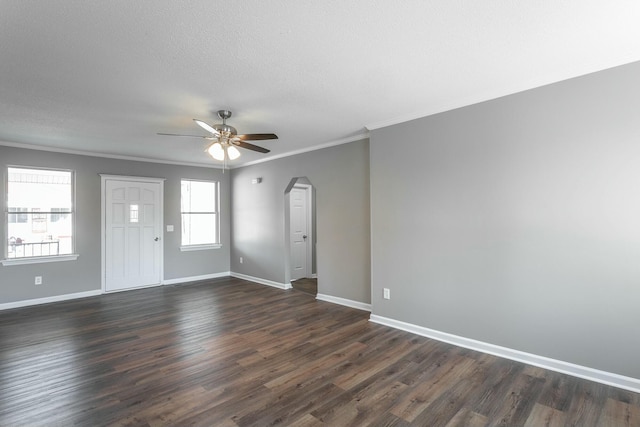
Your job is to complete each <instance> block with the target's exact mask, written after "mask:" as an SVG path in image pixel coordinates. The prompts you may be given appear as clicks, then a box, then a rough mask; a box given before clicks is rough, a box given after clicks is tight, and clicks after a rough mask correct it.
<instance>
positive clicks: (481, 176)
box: [370, 63, 640, 378]
mask: <svg viewBox="0 0 640 427" xmlns="http://www.w3.org/2000/svg"><path fill="white" fill-rule="evenodd" d="M638 76H640V63H634V64H631V65H627V66H623V67H618V68H614V69H611V70H606V71H603V72H600V73H596V74H592V75H588V76H584V77H580V78H576V79H572V80H568V81H565V82H560V83H557V84H553V85H549V86H545V87H542V88H538V89H534V90H530V91H527V92H523V93H519V94H515V95H511V96H507V97H504V98H500V99H496V100H493V101H489V102H485V103H481V104H477V105H473V106H470V107H466V108H462V109H458V110H454V111H450V112H446V113H442V114H438V115H434V116H431V117H427V118H423V119H419V120H415V121H411V122H407V123H403V124H399V125H395V126H390V127H387V128H383V129H379V130H376V131H373V132H372V135H371V147H370V150H371V164H370V167H371V222H372V236H371V245H372V261H371V262H372V304H373V314H376V315H379V316H384V317H388V318H392V319H397V320H401V321H405V322H409V323H412V324H416V325H420V326H424V327H428V328H432V329H436V330H439V331H444V332H448V333H452V334H456V335H460V336H463V337H468V338H473V339H477V340H480V341H484V342H488V343H493V344H497V345H501V346H505V347H509V348H513V349H518V350H522V351H526V352H530V353H534V354H537V355H542V356H547V357H551V358H555V359H559V360H564V361H567V362H572V363H576V364H579V365H583V366H588V367H592V368H596V369H601V370H605V371H609V372H614V373H619V374H622V375H627V376H631V377H635V378H640V363H638V361H639V360H640V340H639V339H638V325H640V309H639V308H638V303H639V302H640V162H639V161H640V78H638ZM384 287H388V288H390V289H391V297H392V298H391V300H384V299H382V288H384Z"/></svg>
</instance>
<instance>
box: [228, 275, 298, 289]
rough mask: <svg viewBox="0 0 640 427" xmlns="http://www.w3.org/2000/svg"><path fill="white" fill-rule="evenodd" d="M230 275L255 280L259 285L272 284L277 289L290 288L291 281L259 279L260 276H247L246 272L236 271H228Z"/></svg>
mask: <svg viewBox="0 0 640 427" xmlns="http://www.w3.org/2000/svg"><path fill="white" fill-rule="evenodd" d="M229 275H230V276H231V277H236V278H238V279H244V280H248V281H250V282H256V283H259V284H261V285H267V286H273V287H274V288H278V289H285V290H286V289H291V283H278V282H274V281H273V280H267V279H261V278H260V277H253V276H247V275H246V274H241V273H236V272H234V271H232V272H231V273H229Z"/></svg>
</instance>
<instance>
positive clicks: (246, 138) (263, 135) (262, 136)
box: [236, 133, 278, 141]
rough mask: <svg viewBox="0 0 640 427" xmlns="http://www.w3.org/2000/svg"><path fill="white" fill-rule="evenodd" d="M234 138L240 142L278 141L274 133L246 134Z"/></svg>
mask: <svg viewBox="0 0 640 427" xmlns="http://www.w3.org/2000/svg"><path fill="white" fill-rule="evenodd" d="M236 138H238V139H241V140H242V141H262V140H264V139H278V135H276V134H275V133H247V134H244V135H236Z"/></svg>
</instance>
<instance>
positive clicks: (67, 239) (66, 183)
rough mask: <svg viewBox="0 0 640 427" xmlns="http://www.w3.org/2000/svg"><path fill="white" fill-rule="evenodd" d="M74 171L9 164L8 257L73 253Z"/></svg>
mask: <svg viewBox="0 0 640 427" xmlns="http://www.w3.org/2000/svg"><path fill="white" fill-rule="evenodd" d="M72 201H73V173H72V172H71V171H60V170H51V169H27V168H15V167H10V168H8V180H7V205H8V206H7V207H8V209H7V214H6V222H7V232H8V234H7V236H8V242H7V246H6V257H7V258H8V259H10V258H29V257H42V256H57V255H68V254H71V253H73V203H72Z"/></svg>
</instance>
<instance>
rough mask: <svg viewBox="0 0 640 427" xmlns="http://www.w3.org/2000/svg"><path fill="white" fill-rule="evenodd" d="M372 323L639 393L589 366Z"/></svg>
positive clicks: (635, 384)
mask: <svg viewBox="0 0 640 427" xmlns="http://www.w3.org/2000/svg"><path fill="white" fill-rule="evenodd" d="M369 320H370V321H371V322H374V323H379V324H381V325H385V326H390V327H392V328H396V329H401V330H403V331H407V332H411V333H414V334H416V335H422V336H424V337H428V338H433V339H435V340H438V341H443V342H446V343H449V344H453V345H457V346H459V347H464V348H469V349H471V350H476V351H480V352H482V353H488V354H492V355H494V356H498V357H503V358H505V359H511V360H515V361H516V362H522V363H526V364H527V365H533V366H537V367H540V368H544V369H548V370H550V371H556V372H560V373H563V374H567V375H571V376H574V377H578V378H583V379H585V380H589V381H595V382H598V383H602V384H606V385H610V386H613V387H618V388H622V389H625V390H629V391H632V392H634V393H640V379H637V378H632V377H626V376H624V375H619V374H614V373H611V372H606V371H601V370H598V369H593V368H588V367H586V366H581V365H575V364H573V363H569V362H564V361H562V360H556V359H551V358H548V357H544V356H539V355H536V354H531V353H525V352H523V351H519V350H514V349H511V348H507V347H501V346H499V345H494V344H489V343H486V342H482V341H476V340H474V339H471V338H465V337H460V336H458V335H453V334H449V333H446V332H440V331H436V330H434V329H429V328H425V327H423V326H418V325H414V324H411V323H406V322H402V321H399V320H394V319H390V318H388V317H382V316H377V315H375V314H372V315H371V317H370V318H369Z"/></svg>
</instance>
